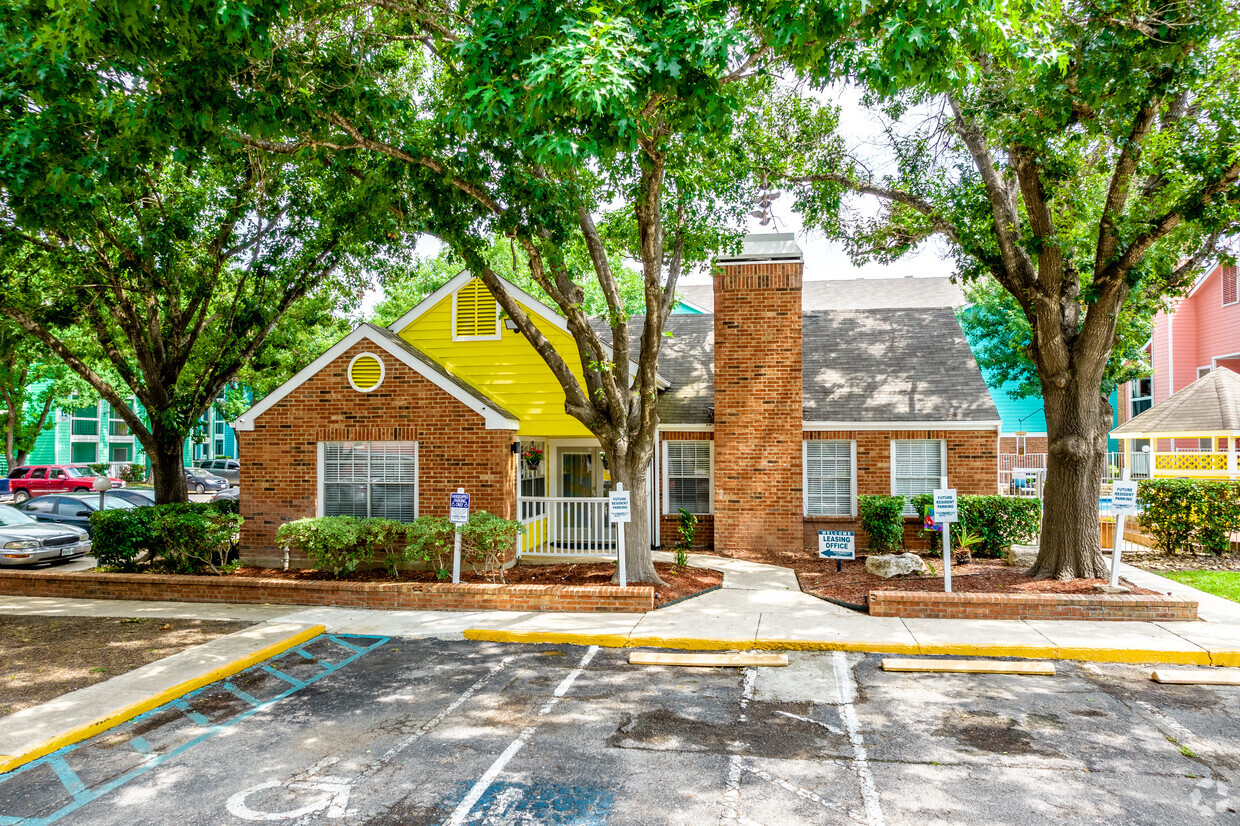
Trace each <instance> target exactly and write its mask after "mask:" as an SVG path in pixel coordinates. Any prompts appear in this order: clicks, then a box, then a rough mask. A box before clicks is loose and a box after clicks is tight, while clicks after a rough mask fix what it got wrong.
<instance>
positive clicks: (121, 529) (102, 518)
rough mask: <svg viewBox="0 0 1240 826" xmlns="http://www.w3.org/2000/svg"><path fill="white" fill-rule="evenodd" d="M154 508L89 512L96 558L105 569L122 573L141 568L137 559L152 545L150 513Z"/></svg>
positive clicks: (93, 551)
mask: <svg viewBox="0 0 1240 826" xmlns="http://www.w3.org/2000/svg"><path fill="white" fill-rule="evenodd" d="M154 511H155V509H154V508H134V509H132V510H122V509H119V508H118V509H116V510H106V511H95V512H94V513H92V514H91V515H90V535H91V542H92V543H93V545H94V549H93V550H92V553H93V554H94V556H95V561H96V562H98V563H99V565H100V566H101V567H103V568H109V569H112V570H114V571H120V572H122V573H133V572H134V571H137V570H138V562H139V560H140V559H141V557H142V556H143V555H144V554H145V553H147V552H148V551H149V550H150V548H151V515H152V513H154Z"/></svg>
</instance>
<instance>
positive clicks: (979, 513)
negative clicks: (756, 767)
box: [912, 493, 1042, 558]
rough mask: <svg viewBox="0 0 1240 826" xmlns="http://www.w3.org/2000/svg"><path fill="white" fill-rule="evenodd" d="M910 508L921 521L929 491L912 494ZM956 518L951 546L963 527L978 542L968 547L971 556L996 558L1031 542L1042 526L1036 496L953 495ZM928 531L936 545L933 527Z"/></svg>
mask: <svg viewBox="0 0 1240 826" xmlns="http://www.w3.org/2000/svg"><path fill="white" fill-rule="evenodd" d="M912 500H913V507H914V508H916V509H917V514H918V515H919V516H920V517H921V518H922V522H923V523H924V522H925V519H926V511H927V510H928V509H929V508H930V505H931V504H932V503H933V502H934V496H933V494H929V493H922V494H919V495H917V496H914V497H912ZM957 501H958V503H959V509H960V513H959V515H960V521H959V522H958V523H957V524H956V525H953V526H952V548H953V549H955V548H959V547H960V531H959V530H958V529H957V528H958V527H963V528H967V529H968V530H969V532H970V533H973V534H975V535H976V536H977V537H978V538H979V539H980V541H979V542H978V543H977V544H976V545H974V546H972V547H971V548H970V549H969V550H970V552H971V553H972V554H973V555H974V556H978V557H991V558H999V557H1002V556H1004V555H1006V554H1007V552H1008V550H1009V549H1010V548H1011V547H1012V545H1014V544H1017V543H1025V542H1029V541H1031V540H1032V539H1033V538H1034V537H1035V536H1037V535H1038V532H1039V531H1041V529H1042V503H1041V502H1040V501H1038V500H1037V499H1032V498H1025V497H1016V496H960V497H958V498H957ZM925 532H926V533H928V534H930V548H931V550H935V549H937V548H938V545H939V536H940V535H941V534H940V532H939V531H937V530H926V531H925Z"/></svg>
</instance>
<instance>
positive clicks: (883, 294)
mask: <svg viewBox="0 0 1240 826" xmlns="http://www.w3.org/2000/svg"><path fill="white" fill-rule="evenodd" d="M676 292H677V294H678V295H679V296H680V297H681V298H683V299H685V300H686V301H690V302H692V303H693V304H696V305H697V306H699V307H701V308H702V309H704V310H705V311H706V312H708V313H709V312H713V311H714V308H715V296H714V285H713V284H689V285H681V286H680V287H678V288H677V289H676ZM964 303H965V300H964V292H963V291H961V289H960V287H959V285H957V284H953V283H952V282H951V279H950V278H911V277H910V278H851V279H847V280H838V281H806V282H804V283H803V284H802V285H801V309H802V310H804V311H806V312H811V311H813V310H875V309H883V308H888V307H960V306H963V305H964Z"/></svg>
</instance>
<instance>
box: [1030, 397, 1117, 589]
mask: <svg viewBox="0 0 1240 826" xmlns="http://www.w3.org/2000/svg"><path fill="white" fill-rule="evenodd" d="M1042 399H1043V404H1044V405H1045V407H1044V409H1045V412H1046V435H1047V441H1048V443H1049V447H1048V456H1047V470H1046V487H1045V489H1044V490H1043V498H1042V505H1043V510H1042V541H1041V547H1040V549H1039V551H1038V558H1037V560H1036V561H1035V562H1034V564H1033V567H1032V568H1031V569H1030V571H1029V573H1030V574H1032V575H1033V576H1039V577H1050V578H1054V579H1074V578H1084V579H1094V578H1100V579H1101V578H1106V577H1108V576H1109V575H1110V572H1109V569H1108V568H1107V565H1106V563H1105V562H1104V560H1103V557H1102V551H1101V548H1100V547H1099V541H1098V497H1099V495H1100V493H1101V491H1102V470H1103V467H1104V463H1105V462H1106V459H1107V433H1108V431H1109V424H1110V418H1111V416H1110V414H1111V405H1110V403H1109V402H1108V401H1107V400H1106V399H1105V398H1102V397H1101V396H1099V395H1098V393H1097V391H1096V390H1094V391H1090V390H1088V389H1085V388H1082V387H1080V386H1079V385H1077V384H1076V383H1075V382H1071V383H1069V384H1068V385H1067V386H1066V387H1057V386H1055V385H1054V384H1052V383H1050V382H1043V392H1042Z"/></svg>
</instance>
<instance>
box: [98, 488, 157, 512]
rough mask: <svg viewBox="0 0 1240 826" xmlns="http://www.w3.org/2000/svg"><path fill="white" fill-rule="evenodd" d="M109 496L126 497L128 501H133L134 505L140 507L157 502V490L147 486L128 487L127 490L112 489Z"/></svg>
mask: <svg viewBox="0 0 1240 826" xmlns="http://www.w3.org/2000/svg"><path fill="white" fill-rule="evenodd" d="M108 496H109V497H115V498H117V499H124V500H125V501H126V502H132V503H133V505H134V507H136V508H140V507H142V506H143V505H154V504H155V491H153V490H147V489H146V488H126V489H125V490H110V491H108Z"/></svg>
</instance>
